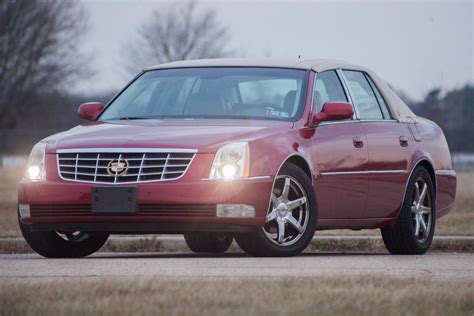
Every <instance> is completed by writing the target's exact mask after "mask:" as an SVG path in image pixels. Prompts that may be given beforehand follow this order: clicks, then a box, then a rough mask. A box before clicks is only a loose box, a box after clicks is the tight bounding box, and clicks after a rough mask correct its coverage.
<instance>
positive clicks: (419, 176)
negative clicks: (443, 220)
mask: <svg viewBox="0 0 474 316" xmlns="http://www.w3.org/2000/svg"><path fill="white" fill-rule="evenodd" d="M421 181H422V182H424V183H426V185H427V190H428V191H427V194H426V198H425V200H424V201H425V203H428V202H429V206H427V207H429V208H431V213H430V215H431V216H430V217H429V222H427V223H428V224H426V223H425V224H424V227H429V231H428V233H424V235H422V233H423V231H421V232H419V235H416V233H415V232H416V227H417V226H419V224H417V223H416V221H417V220H416V219H415V218H414V216H416V215H414V211H412V207H415V205H416V203H415V204H414V201H415V199H416V190H417V189H416V187H417V186H418V188H419V186H420V185H419V183H422V182H421ZM418 192H419V189H418ZM435 201H436V193H435V189H434V185H433V180H432V179H431V176H430V174H429V172H428V171H427V170H426V169H425V168H424V167H422V166H419V167H416V169H415V170H414V171H413V173H412V176H411V178H410V180H409V182H408V186H407V192H406V194H405V200H404V201H403V206H402V209H401V211H400V214H399V215H398V219H397V222H396V224H395V226H394V227H390V228H382V229H381V232H382V238H383V241H384V244H385V247H386V248H387V250H388V251H389V252H390V253H391V254H404V255H421V254H424V253H426V251H428V249H429V247H430V245H431V242H432V241H433V235H434V231H435V226H436V213H435V210H436V208H435ZM422 204H423V203H422ZM415 208H416V207H415ZM419 236H421V237H422V238H421V239H420V238H419Z"/></svg>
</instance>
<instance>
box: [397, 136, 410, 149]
mask: <svg viewBox="0 0 474 316" xmlns="http://www.w3.org/2000/svg"><path fill="white" fill-rule="evenodd" d="M399 140H400V146H402V147H407V146H408V138H407V137H405V136H400V138H399Z"/></svg>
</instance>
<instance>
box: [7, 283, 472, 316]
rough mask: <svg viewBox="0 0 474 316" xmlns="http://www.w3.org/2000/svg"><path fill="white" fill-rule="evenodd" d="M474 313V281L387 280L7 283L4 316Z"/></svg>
mask: <svg viewBox="0 0 474 316" xmlns="http://www.w3.org/2000/svg"><path fill="white" fill-rule="evenodd" d="M381 313H383V314H384V315H473V313H474V282H472V281H459V280H457V281H451V280H446V281H441V280H434V279H429V278H425V279H421V278H419V279H395V278H387V277H383V276H372V277H368V276H364V277H345V276H342V277H315V278H257V279H255V278H252V279H250V278H246V279H234V278H208V279H195V278H184V279H183V278H180V279H175V278H152V279H144V278H126V277H121V278H114V279H113V280H111V279H105V278H90V279H76V278H54V279H48V280H44V279H43V280H42V279H39V280H38V279H37V280H1V281H0V315H19V314H21V315H83V314H97V315H117V314H119V315H152V314H153V315H274V314H278V315H315V314H318V315H379V314H381Z"/></svg>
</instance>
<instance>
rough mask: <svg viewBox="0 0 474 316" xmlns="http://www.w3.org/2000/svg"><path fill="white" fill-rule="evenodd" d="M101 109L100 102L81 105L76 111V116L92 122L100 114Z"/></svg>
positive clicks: (102, 106)
mask: <svg viewBox="0 0 474 316" xmlns="http://www.w3.org/2000/svg"><path fill="white" fill-rule="evenodd" d="M103 108H104V105H103V104H102V103H100V102H88V103H83V104H81V105H80V106H79V109H78V110H77V115H79V117H80V118H81V119H84V120H87V121H94V120H95V119H96V118H97V116H98V115H99V114H100V112H102V109H103Z"/></svg>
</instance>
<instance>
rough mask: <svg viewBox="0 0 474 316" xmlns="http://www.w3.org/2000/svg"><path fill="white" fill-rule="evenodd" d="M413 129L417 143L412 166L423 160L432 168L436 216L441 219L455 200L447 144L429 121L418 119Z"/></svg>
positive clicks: (454, 174) (444, 138) (454, 185)
mask: <svg viewBox="0 0 474 316" xmlns="http://www.w3.org/2000/svg"><path fill="white" fill-rule="evenodd" d="M414 128H415V130H414V133H415V134H417V135H416V137H417V138H418V139H419V142H417V150H416V153H415V155H414V157H413V162H412V164H413V165H414V164H415V163H416V162H417V161H419V160H420V159H423V158H425V159H427V160H428V161H429V162H430V163H431V165H432V166H433V168H434V173H435V180H436V181H435V185H436V193H437V194H436V212H437V213H436V215H437V217H441V216H443V215H445V214H446V213H448V212H449V211H450V210H451V209H452V208H453V206H454V201H455V198H456V185H457V181H456V172H455V171H454V170H453V165H452V160H451V154H450V151H449V146H448V142H447V141H446V137H445V136H444V134H443V131H442V130H441V128H440V127H439V126H438V125H436V124H435V123H434V122H432V121H430V120H427V119H423V118H419V120H418V122H417V123H416V124H414Z"/></svg>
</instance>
